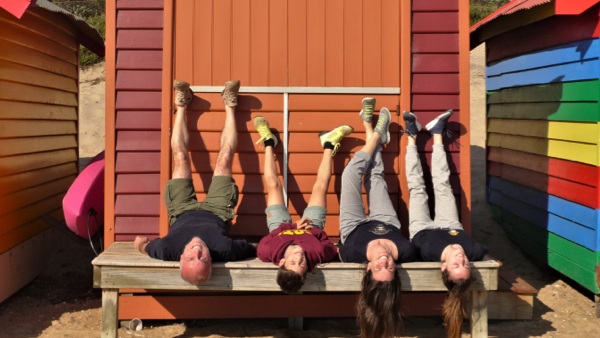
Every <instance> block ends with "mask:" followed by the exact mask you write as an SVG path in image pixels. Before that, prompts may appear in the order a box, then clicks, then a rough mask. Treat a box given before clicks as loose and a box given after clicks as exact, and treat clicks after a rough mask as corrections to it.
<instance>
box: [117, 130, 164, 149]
mask: <svg viewBox="0 0 600 338" xmlns="http://www.w3.org/2000/svg"><path fill="white" fill-rule="evenodd" d="M116 150H117V151H160V131H123V130H121V131H118V132H117V147H116Z"/></svg>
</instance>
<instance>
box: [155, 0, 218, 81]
mask: <svg viewBox="0 0 600 338" xmlns="http://www.w3.org/2000/svg"><path fill="white" fill-rule="evenodd" d="M194 5H195V2H194V1H177V10H176V11H175V32H177V34H176V35H175V42H174V45H175V46H174V49H175V50H174V52H175V60H174V64H173V66H174V72H175V78H176V79H179V80H183V81H187V82H190V83H194V84H196V83H195V81H194V80H195V79H194V68H193V67H194V65H195V62H194V49H193V48H194V47H193V46H194V42H196V41H194V40H193V36H194V35H195V34H193V33H194V13H195V12H194ZM209 8H210V7H209ZM206 9H208V8H205V9H203V10H205V11H206ZM207 12H208V11H207ZM199 19H200V21H204V20H206V18H204V17H200V18H199ZM161 33H162V32H161ZM202 47H204V48H205V49H208V50H210V45H203V46H202ZM161 48H162V42H161ZM199 61H200V62H199V63H203V62H206V61H205V60H204V59H200V60H199Z"/></svg>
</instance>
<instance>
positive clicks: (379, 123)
mask: <svg viewBox="0 0 600 338" xmlns="http://www.w3.org/2000/svg"><path fill="white" fill-rule="evenodd" d="M382 117H383V116H381V115H379V121H377V126H375V129H379V130H383V126H384V125H385V124H386V123H387V119H386V118H382Z"/></svg>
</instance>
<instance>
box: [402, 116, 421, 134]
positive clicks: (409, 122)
mask: <svg viewBox="0 0 600 338" xmlns="http://www.w3.org/2000/svg"><path fill="white" fill-rule="evenodd" d="M403 117H404V123H405V124H406V129H405V130H404V132H405V133H406V134H408V135H409V136H413V137H417V134H418V133H419V131H421V124H420V123H419V121H417V115H415V114H413V113H411V112H409V111H405V112H404V114H403Z"/></svg>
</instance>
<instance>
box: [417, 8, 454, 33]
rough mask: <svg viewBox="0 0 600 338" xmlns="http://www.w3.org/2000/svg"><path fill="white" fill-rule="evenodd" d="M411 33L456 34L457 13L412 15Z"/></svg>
mask: <svg viewBox="0 0 600 338" xmlns="http://www.w3.org/2000/svg"><path fill="white" fill-rule="evenodd" d="M412 32H413V33H458V12H429V13H424V12H417V13H413V25H412Z"/></svg>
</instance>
